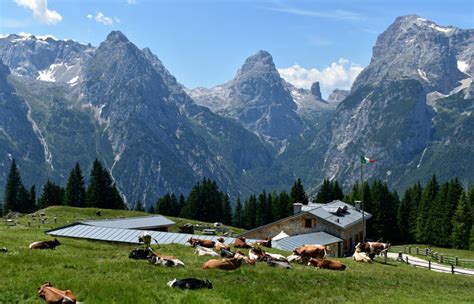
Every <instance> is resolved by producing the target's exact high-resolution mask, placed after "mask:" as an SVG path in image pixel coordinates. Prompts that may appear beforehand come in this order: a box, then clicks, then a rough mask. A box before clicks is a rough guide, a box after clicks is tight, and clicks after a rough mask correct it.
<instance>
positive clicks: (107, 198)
mask: <svg viewBox="0 0 474 304" xmlns="http://www.w3.org/2000/svg"><path fill="white" fill-rule="evenodd" d="M56 205H66V206H73V207H97V208H108V209H125V208H126V205H125V203H124V201H123V199H122V197H121V196H120V193H119V191H118V189H117V187H116V186H115V183H114V182H113V180H112V178H111V176H110V174H109V172H108V171H107V169H106V168H105V167H104V166H103V165H102V164H101V162H100V161H99V160H97V159H96V160H95V161H94V163H93V165H92V170H91V173H90V179H89V184H88V186H87V188H86V186H85V182H84V176H83V174H82V170H81V167H80V165H79V163H76V165H75V167H74V168H73V169H72V170H71V172H70V174H69V178H68V180H67V184H66V187H65V188H63V187H61V186H60V185H57V184H56V183H54V182H52V181H51V180H49V179H48V180H47V182H46V183H45V184H44V186H43V189H42V192H41V195H40V197H39V199H37V196H36V187H35V185H33V186H31V188H30V189H29V190H28V189H26V188H25V186H24V185H23V182H22V179H21V176H20V172H19V170H18V166H17V164H16V162H15V160H13V161H12V164H11V166H10V170H9V173H8V177H7V183H6V185H5V196H4V200H3V204H2V213H3V215H5V214H7V213H8V212H10V211H13V212H20V213H31V212H34V211H36V210H38V209H42V208H46V207H49V206H56Z"/></svg>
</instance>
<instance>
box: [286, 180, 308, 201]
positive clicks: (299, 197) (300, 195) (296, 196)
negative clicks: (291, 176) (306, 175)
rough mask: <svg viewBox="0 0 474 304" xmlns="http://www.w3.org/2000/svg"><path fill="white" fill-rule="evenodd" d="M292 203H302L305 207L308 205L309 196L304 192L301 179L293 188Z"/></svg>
mask: <svg viewBox="0 0 474 304" xmlns="http://www.w3.org/2000/svg"><path fill="white" fill-rule="evenodd" d="M290 196H291V203H292V204H295V203H300V204H303V205H308V195H306V192H305V191H304V188H303V184H302V183H301V179H299V178H298V179H297V180H296V181H295V183H294V184H293V187H292V188H291V194H290Z"/></svg>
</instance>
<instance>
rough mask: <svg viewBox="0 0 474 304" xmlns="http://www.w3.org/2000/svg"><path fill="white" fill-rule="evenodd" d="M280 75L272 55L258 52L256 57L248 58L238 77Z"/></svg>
mask: <svg viewBox="0 0 474 304" xmlns="http://www.w3.org/2000/svg"><path fill="white" fill-rule="evenodd" d="M268 72H270V73H278V72H277V69H276V67H275V64H274V63H273V58H272V55H270V53H269V52H267V51H262V50H260V51H258V52H257V53H255V54H254V55H252V56H250V57H248V58H247V59H246V60H245V62H244V64H243V65H242V67H241V68H240V70H239V71H238V72H237V77H239V76H245V75H247V74H254V73H268Z"/></svg>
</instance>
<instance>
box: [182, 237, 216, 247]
mask: <svg viewBox="0 0 474 304" xmlns="http://www.w3.org/2000/svg"><path fill="white" fill-rule="evenodd" d="M188 243H189V244H191V246H193V247H196V246H197V245H199V246H202V247H206V248H214V245H215V244H216V242H214V241H211V240H201V239H195V238H192V237H191V238H189V240H188Z"/></svg>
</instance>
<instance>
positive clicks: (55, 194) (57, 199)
mask: <svg viewBox="0 0 474 304" xmlns="http://www.w3.org/2000/svg"><path fill="white" fill-rule="evenodd" d="M63 203H64V189H63V188H62V187H61V186H59V185H56V184H55V183H53V182H52V181H51V180H49V179H48V180H47V181H46V184H45V185H44V186H43V192H42V193H41V197H40V199H39V202H38V205H39V208H46V207H49V206H58V205H63Z"/></svg>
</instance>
